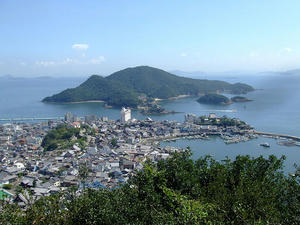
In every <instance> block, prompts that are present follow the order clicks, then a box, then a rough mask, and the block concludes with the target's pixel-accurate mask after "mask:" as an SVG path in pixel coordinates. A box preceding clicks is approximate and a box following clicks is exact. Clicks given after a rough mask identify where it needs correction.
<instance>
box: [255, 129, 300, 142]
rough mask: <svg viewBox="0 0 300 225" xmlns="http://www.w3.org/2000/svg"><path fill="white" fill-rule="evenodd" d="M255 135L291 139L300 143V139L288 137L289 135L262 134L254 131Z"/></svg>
mask: <svg viewBox="0 0 300 225" xmlns="http://www.w3.org/2000/svg"><path fill="white" fill-rule="evenodd" d="M254 134H257V135H267V136H270V137H274V138H287V139H291V140H294V141H300V137H296V136H292V135H287V134H275V133H269V132H261V131H254Z"/></svg>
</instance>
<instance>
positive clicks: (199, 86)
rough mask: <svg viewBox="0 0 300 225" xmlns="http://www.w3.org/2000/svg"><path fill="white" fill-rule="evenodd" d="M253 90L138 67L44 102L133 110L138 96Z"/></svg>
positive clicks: (93, 78)
mask: <svg viewBox="0 0 300 225" xmlns="http://www.w3.org/2000/svg"><path fill="white" fill-rule="evenodd" d="M253 90H254V89H253V88H252V87H251V86H249V85H246V84H241V83H237V84H230V83H227V82H223V81H215V80H199V79H191V78H184V77H179V76H175V75H173V74H170V73H168V72H166V71H163V70H160V69H156V68H152V67H148V66H139V67H135V68H127V69H124V70H121V71H119V72H116V73H113V74H112V75H110V76H108V77H105V78H103V77H101V76H97V75H93V76H91V77H90V78H89V79H88V80H87V81H85V82H84V83H82V84H81V85H80V86H78V87H76V88H71V89H67V90H64V91H62V92H61V93H59V94H56V95H53V96H51V97H46V98H45V99H44V100H43V101H44V102H77V101H87V100H102V101H105V102H106V103H107V104H109V105H112V106H117V107H120V106H126V107H133V108H136V107H137V106H138V105H139V104H140V103H141V102H140V100H139V98H138V96H147V97H149V98H162V99H167V98H170V97H175V96H178V95H194V96H195V95H198V94H199V93H209V92H216V91H229V92H232V93H247V92H249V91H253Z"/></svg>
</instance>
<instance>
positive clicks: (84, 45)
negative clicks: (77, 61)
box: [72, 44, 89, 51]
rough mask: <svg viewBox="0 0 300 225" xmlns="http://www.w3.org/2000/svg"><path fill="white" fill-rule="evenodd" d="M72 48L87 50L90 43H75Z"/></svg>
mask: <svg viewBox="0 0 300 225" xmlns="http://www.w3.org/2000/svg"><path fill="white" fill-rule="evenodd" d="M72 48H73V49H76V50H82V51H85V50H87V49H88V48H89V45H88V44H73V45H72Z"/></svg>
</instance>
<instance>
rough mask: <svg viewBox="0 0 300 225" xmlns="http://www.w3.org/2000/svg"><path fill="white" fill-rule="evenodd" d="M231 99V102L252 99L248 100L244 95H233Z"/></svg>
mask: <svg viewBox="0 0 300 225" xmlns="http://www.w3.org/2000/svg"><path fill="white" fill-rule="evenodd" d="M231 101H232V102H250V101H252V100H250V99H248V98H246V97H243V96H234V97H232V98H231Z"/></svg>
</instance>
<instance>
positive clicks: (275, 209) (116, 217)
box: [0, 151, 300, 225]
mask: <svg viewBox="0 0 300 225" xmlns="http://www.w3.org/2000/svg"><path fill="white" fill-rule="evenodd" d="M283 160H284V157H282V158H280V159H277V158H276V157H275V156H270V157H269V158H268V159H265V158H263V157H258V158H250V157H249V156H237V157H236V159H235V160H234V161H231V160H229V159H225V160H223V161H216V160H214V159H212V158H211V157H208V156H207V157H204V158H200V159H198V160H196V161H194V160H192V159H190V152H189V151H186V152H184V153H175V154H174V155H173V156H172V157H171V158H168V159H166V160H161V161H159V162H158V163H157V164H154V163H152V162H147V163H146V164H145V165H144V168H143V169H142V170H140V171H139V172H137V173H136V174H135V175H134V176H133V177H131V179H130V180H129V182H128V183H127V184H125V185H123V186H121V187H119V188H117V189H114V190H108V189H101V190H91V189H86V190H85V191H83V192H82V193H81V194H78V193H79V192H78V191H77V192H75V190H73V191H71V190H69V191H67V192H65V193H60V194H57V195H52V196H50V197H42V198H41V199H39V200H38V201H36V202H35V203H34V204H32V205H29V206H28V208H27V209H26V210H25V211H22V210H21V209H20V208H19V207H18V206H16V205H6V204H4V205H3V206H2V207H0V211H1V213H0V221H1V223H2V224H117V225H118V224H300V216H299V215H300V197H299V193H300V185H299V176H300V174H299V171H297V172H296V174H295V175H294V176H287V175H285V174H284V173H283V172H282V163H283Z"/></svg>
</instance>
